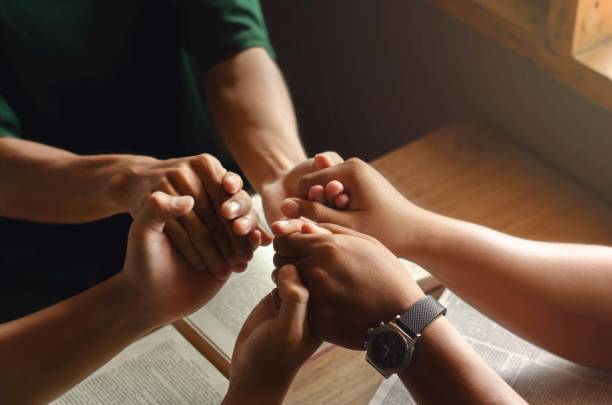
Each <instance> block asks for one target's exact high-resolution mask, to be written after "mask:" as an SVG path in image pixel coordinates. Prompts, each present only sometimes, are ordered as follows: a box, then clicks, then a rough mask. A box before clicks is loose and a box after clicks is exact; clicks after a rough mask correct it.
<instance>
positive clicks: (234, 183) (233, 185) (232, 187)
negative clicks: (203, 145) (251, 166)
mask: <svg viewBox="0 0 612 405" xmlns="http://www.w3.org/2000/svg"><path fill="white" fill-rule="evenodd" d="M221 183H222V185H223V190H225V192H226V193H227V194H229V195H234V194H236V193H237V192H238V191H240V190H242V187H243V186H244V183H243V182H242V177H240V176H239V175H238V174H236V173H234V172H229V171H228V172H226V173H225V175H224V176H223V180H222V181H221Z"/></svg>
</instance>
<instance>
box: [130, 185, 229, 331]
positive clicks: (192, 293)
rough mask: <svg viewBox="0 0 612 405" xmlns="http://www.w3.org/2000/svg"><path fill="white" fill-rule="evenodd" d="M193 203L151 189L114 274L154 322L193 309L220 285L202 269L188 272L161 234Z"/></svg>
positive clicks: (159, 321) (185, 198)
mask: <svg viewBox="0 0 612 405" xmlns="http://www.w3.org/2000/svg"><path fill="white" fill-rule="evenodd" d="M193 205H194V201H193V198H192V197H190V196H183V197H173V196H169V195H167V194H164V193H162V192H159V191H157V192H155V193H153V194H152V195H151V196H150V197H149V198H148V200H147V202H146V203H145V205H144V207H143V208H142V209H141V210H140V213H139V214H138V216H137V217H136V219H135V221H134V223H133V224H132V227H131V228H130V233H129V237H128V248H127V255H126V259H125V266H124V269H123V271H122V272H121V273H120V275H119V276H120V277H121V279H122V280H123V282H124V283H125V285H126V286H127V287H128V291H129V294H131V295H132V296H133V297H134V299H135V302H137V303H141V305H140V307H141V308H140V309H141V310H142V312H143V313H146V314H148V315H149V318H150V319H151V322H152V323H153V325H155V326H161V325H165V324H167V323H170V322H172V321H175V320H176V319H179V318H182V317H184V316H186V315H188V314H190V313H192V312H194V311H195V310H197V309H198V308H200V307H201V306H202V305H204V304H205V303H206V302H208V301H209V300H210V299H211V298H212V297H213V296H214V295H215V294H216V293H217V291H218V290H219V289H220V288H221V287H222V286H223V284H224V282H223V281H221V280H218V279H216V278H215V277H213V276H212V275H211V273H209V272H208V271H194V270H193V268H192V267H191V266H190V265H189V264H188V263H187V261H186V260H185V259H184V257H183V256H182V255H181V254H180V253H179V252H178V251H177V249H175V247H174V245H173V244H172V243H171V242H170V239H169V237H168V236H167V235H166V234H165V233H164V232H163V231H164V227H165V225H166V224H167V223H168V221H169V220H171V219H176V218H180V217H182V216H185V215H186V214H187V213H189V212H191V209H192V208H193Z"/></svg>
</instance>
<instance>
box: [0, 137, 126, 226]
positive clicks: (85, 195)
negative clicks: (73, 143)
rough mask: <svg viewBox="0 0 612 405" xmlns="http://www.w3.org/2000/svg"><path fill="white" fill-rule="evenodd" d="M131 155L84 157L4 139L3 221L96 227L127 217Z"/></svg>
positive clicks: (0, 143) (0, 155) (0, 159)
mask: <svg viewBox="0 0 612 405" xmlns="http://www.w3.org/2000/svg"><path fill="white" fill-rule="evenodd" d="M131 158H136V157H129V156H126V155H99V156H79V155H76V154H73V153H70V152H68V151H65V150H62V149H57V148H54V147H51V146H46V145H42V144H39V143H34V142H30V141H26V140H20V139H12V138H6V139H0V173H2V176H0V216H4V217H9V218H18V219H26V220H32V221H42V222H58V223H61V222H64V223H75V222H85V221H92V220H96V219H100V218H104V217H108V216H111V215H114V214H117V213H119V212H125V211H126V210H127V206H126V204H125V201H123V200H124V199H125V196H124V195H123V194H122V193H121V192H120V190H121V187H122V186H123V185H122V184H121V183H122V181H123V179H124V178H125V174H126V173H127V165H126V163H127V161H129V160H132V159H131Z"/></svg>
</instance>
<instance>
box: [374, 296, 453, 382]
mask: <svg viewBox="0 0 612 405" xmlns="http://www.w3.org/2000/svg"><path fill="white" fill-rule="evenodd" d="M445 314H446V308H445V307H444V306H443V305H442V304H440V303H439V302H438V301H437V300H436V299H435V298H434V297H432V296H431V295H427V296H425V297H423V298H421V299H420V300H418V301H417V302H415V303H414V304H413V305H412V306H411V307H410V308H409V309H408V311H406V312H404V313H403V314H401V315H397V316H396V317H395V319H393V320H391V321H389V322H387V323H385V322H381V323H380V324H379V325H378V326H377V327H376V328H370V329H368V337H367V340H366V341H365V343H364V347H365V349H366V361H367V362H368V363H370V364H371V365H372V367H374V368H375V369H376V370H378V372H379V373H380V374H382V375H383V377H385V378H389V377H390V376H392V375H393V374H396V373H399V372H401V371H403V370H405V369H406V368H407V367H408V366H409V365H410V361H411V360H412V354H413V353H414V347H415V344H416V342H417V341H418V339H419V337H421V332H422V331H423V329H425V328H426V327H427V325H429V324H430V323H431V322H432V321H433V320H434V319H436V318H437V317H438V316H440V315H445Z"/></svg>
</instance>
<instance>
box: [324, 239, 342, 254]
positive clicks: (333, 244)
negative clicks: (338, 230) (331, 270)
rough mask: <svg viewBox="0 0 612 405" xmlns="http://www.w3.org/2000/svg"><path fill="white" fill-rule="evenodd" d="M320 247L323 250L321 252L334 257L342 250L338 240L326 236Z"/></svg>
mask: <svg viewBox="0 0 612 405" xmlns="http://www.w3.org/2000/svg"><path fill="white" fill-rule="evenodd" d="M319 249H320V250H321V253H323V254H324V255H325V256H327V257H334V256H336V255H337V254H338V252H339V251H340V247H339V246H338V241H337V240H336V239H332V238H326V239H325V240H324V241H323V242H321V244H320V247H319Z"/></svg>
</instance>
